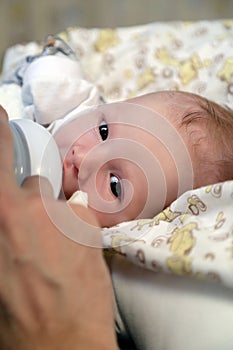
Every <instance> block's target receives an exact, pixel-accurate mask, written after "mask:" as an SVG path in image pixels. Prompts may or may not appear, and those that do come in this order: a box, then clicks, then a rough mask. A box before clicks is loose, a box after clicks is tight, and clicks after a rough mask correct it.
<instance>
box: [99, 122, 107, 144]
mask: <svg viewBox="0 0 233 350" xmlns="http://www.w3.org/2000/svg"><path fill="white" fill-rule="evenodd" d="M99 133H100V136H101V138H102V140H103V141H105V140H106V139H107V138H108V125H107V123H106V122H105V121H102V123H101V124H100V126H99Z"/></svg>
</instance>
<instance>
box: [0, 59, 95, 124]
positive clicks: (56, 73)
mask: <svg viewBox="0 0 233 350" xmlns="http://www.w3.org/2000/svg"><path fill="white" fill-rule="evenodd" d="M19 68H20V66H19ZM19 68H18V69H19ZM22 70H23V69H22ZM15 74H17V70H16V73H15ZM3 82H4V81H3ZM99 103H100V95H99V92H98V90H97V88H96V86H95V85H94V84H93V83H91V82H89V81H88V80H86V79H85V77H84V74H83V72H82V69H81V67H80V64H79V62H78V61H76V60H72V59H70V58H69V57H66V56H60V55H57V56H55V55H52V56H50V55H49V56H41V57H39V58H37V59H35V60H34V61H33V62H32V63H30V64H29V65H27V67H26V68H25V69H24V70H23V73H22V85H21V86H19V85H18V84H16V83H14V82H11V83H7V84H6V83H5V84H4V83H3V84H2V86H0V104H1V105H2V106H3V107H4V108H5V109H6V110H7V112H8V114H9V118H10V119H17V118H28V119H31V120H34V121H35V122H37V123H39V124H41V125H45V126H48V125H49V124H51V123H52V122H54V121H57V120H61V119H62V118H64V117H65V116H67V114H69V113H70V112H72V111H73V110H74V109H75V110H76V113H78V111H79V110H82V109H83V108H86V107H88V106H94V105H98V104H99Z"/></svg>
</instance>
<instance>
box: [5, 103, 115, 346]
mask: <svg viewBox="0 0 233 350" xmlns="http://www.w3.org/2000/svg"><path fill="white" fill-rule="evenodd" d="M12 144H13V142H12V136H11V132H10V129H9V126H8V118H7V114H6V112H5V111H4V110H3V109H2V108H1V109H0V349H1V350H5V349H9V350H11V349H12V350H13V349H14V350H15V349H17V350H28V349H30V350H31V349H32V350H37V349H43V350H47V349H48V350H53V349H54V350H55V349H56V350H59V349H66V350H76V349H82V350H85V349H88V350H89V349H95V350H98V349H101V350H103V349H108V350H110V349H117V345H116V340H115V332H114V316H113V300H112V287H111V281H110V277H109V274H108V271H107V268H106V265H105V262H104V260H103V257H102V251H101V249H100V248H95V247H90V246H87V245H85V244H80V243H77V242H75V241H73V240H71V239H69V238H67V237H66V236H65V235H64V234H62V233H61V232H60V229H59V227H62V230H64V229H66V226H67V224H69V214H67V213H68V212H69V210H67V204H66V203H65V202H62V201H58V200H54V199H53V196H52V190H51V187H50V185H49V183H48V182H47V181H46V180H45V179H39V178H38V177H33V178H29V179H27V180H26V181H25V183H24V184H23V186H22V187H21V188H19V187H18V186H17V184H16V180H15V177H14V173H13V147H12ZM39 181H40V186H39ZM41 190H42V192H43V197H44V199H45V200H42V199H41ZM45 202H46V209H45ZM48 208H49V212H50V211H51V212H52V213H53V215H52V217H53V219H52V220H51V216H50V215H48V213H47V212H48ZM73 210H74V211H75V212H77V213H78V216H76V224H72V225H73V226H75V225H76V227H77V228H78V229H79V230H80V234H81V237H83V235H84V234H85V232H84V231H85V230H87V231H88V235H89V238H88V239H89V243H90V242H91V239H92V238H91V237H93V245H96V243H97V245H98V244H99V243H101V236H100V230H99V228H98V223H97V221H96V219H95V217H94V216H92V214H91V213H90V212H89V211H88V210H87V209H86V208H84V207H82V206H76V207H73ZM56 213H57V214H56ZM57 215H58V216H59V218H57V219H58V223H59V224H58V226H57V225H55V224H56V223H55V221H56V217H57ZM54 220H55V221H54ZM53 222H54V223H55V224H54V223H53ZM72 225H71V226H72ZM73 226H72V227H73ZM67 229H68V230H69V227H67ZM76 238H78V235H77V236H76ZM76 240H78V239H76ZM81 241H83V238H81ZM90 245H91V243H90Z"/></svg>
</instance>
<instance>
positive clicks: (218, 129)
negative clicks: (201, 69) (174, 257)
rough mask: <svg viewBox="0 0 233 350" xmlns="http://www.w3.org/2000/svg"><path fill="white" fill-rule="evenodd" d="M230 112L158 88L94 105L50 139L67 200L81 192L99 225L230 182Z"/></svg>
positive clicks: (157, 208)
mask: <svg viewBox="0 0 233 350" xmlns="http://www.w3.org/2000/svg"><path fill="white" fill-rule="evenodd" d="M232 135H233V112H232V111H230V110H227V109H225V108H223V107H221V106H220V105H217V104H216V103H214V102H211V101H208V100H206V99H204V98H203V97H200V96H198V95H194V94H191V93H186V92H178V91H163V92H155V93H151V94H147V95H144V96H139V97H136V98H133V99H130V100H127V101H125V102H119V103H112V104H105V105H100V106H98V107H96V108H93V109H90V110H86V111H85V112H82V113H80V114H79V116H78V117H77V116H75V115H74V116H73V117H71V118H69V119H68V121H67V122H64V123H63V124H62V126H61V127H58V128H57V130H56V128H54V137H55V140H56V142H57V144H58V146H59V149H60V152H61V156H62V159H63V170H64V172H63V191H64V195H65V197H66V198H67V199H69V198H70V197H71V196H72V194H73V193H74V192H75V191H77V190H81V191H84V192H86V193H87V194H88V206H89V207H90V209H91V210H93V211H94V212H95V214H96V216H97V217H98V219H99V222H100V225H101V226H103V227H106V226H108V227H109V226H112V225H115V224H117V223H119V222H123V221H128V220H132V219H135V218H138V217H152V216H154V215H155V214H157V213H158V212H159V211H161V210H163V209H164V208H165V207H166V206H168V205H169V204H171V202H172V201H173V200H175V199H176V198H177V197H178V196H179V195H181V194H182V193H184V192H185V191H187V190H190V189H193V188H198V187H200V186H204V185H208V184H212V183H217V182H221V181H225V180H230V179H233V156H232V155H233V138H232Z"/></svg>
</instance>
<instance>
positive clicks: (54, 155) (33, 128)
mask: <svg viewBox="0 0 233 350" xmlns="http://www.w3.org/2000/svg"><path fill="white" fill-rule="evenodd" d="M9 124H10V128H11V131H12V134H13V138H14V172H15V176H16V179H17V183H18V185H19V186H20V185H21V184H22V182H23V180H24V179H25V178H26V177H28V176H32V175H40V176H44V177H46V178H47V179H48V180H49V181H50V183H51V185H52V188H53V191H54V196H55V198H57V197H58V196H59V193H60V190H61V184H62V162H61V157H60V153H59V150H58V147H57V144H56V142H55V140H54V139H53V137H52V135H51V134H50V133H49V132H48V130H46V129H45V128H44V127H42V126H41V125H39V124H37V123H35V122H33V121H31V120H29V119H15V120H11V121H10V122H9Z"/></svg>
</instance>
